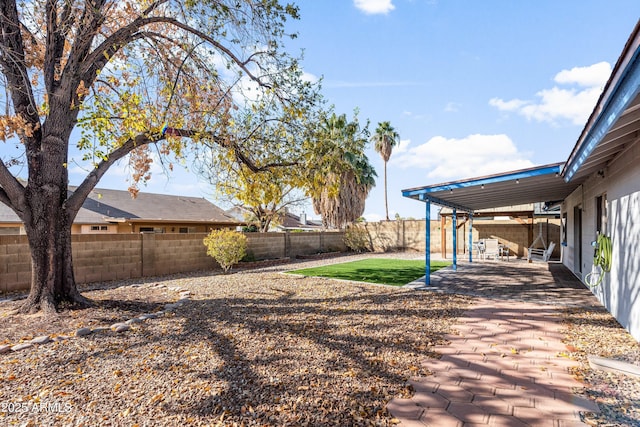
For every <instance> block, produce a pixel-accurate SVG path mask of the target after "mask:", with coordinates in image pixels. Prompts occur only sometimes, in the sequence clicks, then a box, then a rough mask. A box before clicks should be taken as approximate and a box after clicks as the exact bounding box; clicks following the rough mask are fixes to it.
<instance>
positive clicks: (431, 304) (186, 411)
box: [0, 263, 470, 426]
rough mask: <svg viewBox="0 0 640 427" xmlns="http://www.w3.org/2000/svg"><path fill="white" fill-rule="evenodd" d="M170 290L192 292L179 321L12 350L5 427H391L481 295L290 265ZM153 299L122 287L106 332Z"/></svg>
mask: <svg viewBox="0 0 640 427" xmlns="http://www.w3.org/2000/svg"><path fill="white" fill-rule="evenodd" d="M311 264H314V263H304V264H301V265H304V266H307V265H311ZM125 284H130V282H129V283H125ZM162 284H164V285H166V286H168V287H180V288H183V289H188V290H190V291H191V293H192V295H191V300H190V301H189V302H187V303H185V304H184V305H182V306H181V307H180V308H178V309H177V310H176V311H175V313H174V314H173V315H172V316H165V317H162V318H159V319H153V320H150V321H146V322H145V323H143V324H138V325H132V328H131V330H129V331H128V332H125V333H121V334H117V333H115V332H112V331H103V332H100V333H94V334H91V335H88V336H87V337H78V338H73V339H69V340H65V341H59V342H55V343H50V344H46V345H42V346H36V347H33V348H30V349H26V350H22V351H19V352H15V353H13V352H11V353H6V354H3V355H0V403H2V404H3V405H4V406H5V407H3V408H2V411H0V418H4V419H3V420H2V422H0V423H1V424H3V425H34V426H36V425H37V426H40V425H44V426H47V425H52V426H53V425H55V426H59V425H73V426H81V425H82V426H96V425H101V426H120V425H127V426H131V425H139V426H145V425H148V426H151V425H153V426H175V425H180V424H187V425H238V426H240V425H245V426H253V425H255V426H262V425H278V426H285V425H291V426H293V425H295V426H304V425H308V426H323V425H326V426H329V425H330V426H335V425H345V426H348V425H363V426H365V425H391V424H393V423H394V420H393V419H392V418H391V417H390V415H389V414H388V412H387V411H386V409H385V405H386V403H387V402H388V401H389V400H390V399H391V398H393V397H397V396H402V397H408V396H410V395H411V393H412V390H411V388H410V386H408V385H407V379H408V378H409V377H411V376H415V375H427V374H428V371H426V370H424V368H422V367H421V364H420V360H422V359H423V358H424V357H425V356H433V357H435V356H436V354H435V353H433V351H432V346H434V345H437V344H442V343H444V342H445V341H444V339H443V338H442V337H443V335H444V334H445V333H447V332H449V331H450V326H451V324H452V322H453V321H454V320H455V318H456V317H458V316H459V315H460V314H461V313H462V311H463V310H464V309H465V308H466V307H467V306H468V303H469V301H470V300H469V298H468V297H462V296H456V295H433V294H426V293H423V292H416V291H411V290H406V289H400V288H397V287H385V286H379V285H365V284H354V283H345V282H339V281H334V280H328V279H315V278H300V277H297V276H289V275H284V274H280V273H278V272H277V271H276V272H241V273H239V274H231V275H193V276H191V277H189V276H175V277H173V278H170V279H167V280H164V281H163V282H162ZM149 291H151V292H153V293H154V298H156V300H157V298H158V297H159V296H160V294H158V290H157V289H155V288H148V287H136V288H131V287H126V288H120V290H119V291H118V292H121V294H120V295H119V297H123V298H126V299H127V302H124V303H122V304H121V305H111V306H109V307H110V309H111V310H112V316H109V317H108V318H106V320H108V322H107V323H106V325H105V326H108V325H109V322H111V321H112V320H115V317H118V316H119V315H122V316H123V318H122V319H119V320H125V319H126V318H127V316H129V315H130V312H129V308H130V307H131V306H133V305H135V304H141V306H140V308H143V309H144V310H142V311H147V308H148V307H147V306H142V303H140V302H138V301H144V300H145V294H146V293H147V292H149ZM96 292H98V293H99V294H100V295H102V296H103V297H107V301H110V300H112V299H113V298H112V297H110V296H109V292H115V290H111V291H86V292H85V295H87V296H89V297H90V298H93V299H97V295H98V294H96ZM166 297H167V299H166V301H172V300H174V299H175V295H172V294H171V293H169V292H168V293H167V294H166ZM156 302H157V301H156ZM5 304H7V303H5ZM11 304H15V303H11ZM9 305H10V304H9ZM98 306H99V307H101V308H100V309H99V310H96V311H97V312H98V313H102V310H107V308H105V307H106V306H105V305H101V304H99V305H98ZM2 308H3V309H7V308H9V307H8V306H7V307H2ZM92 312H93V311H91V310H84V311H80V312H77V313H72V314H71V315H70V316H71V317H73V320H72V321H70V322H69V328H66V329H65V328H64V327H62V325H61V324H60V322H58V327H61V329H62V330H60V331H58V332H59V333H70V332H72V331H73V330H74V329H75V328H76V327H79V326H89V325H93V324H96V322H95V320H96V319H93V318H92V315H91V313H92ZM17 317H20V316H17ZM99 317H100V318H101V319H103V318H104V313H102V314H100V316H99ZM31 320H33V319H30V318H26V317H25V318H22V323H21V322H20V319H15V320H14V321H13V323H11V325H9V324H8V323H3V325H2V326H0V336H11V334H13V336H14V337H18V336H19V337H24V338H25V339H26V338H31V337H32V336H34V335H37V334H36V333H31V332H29V330H30V329H29V328H30V326H29V324H30V323H29V322H30V321H31ZM68 320H71V319H67V320H65V321H68ZM39 322H41V321H39ZM45 329H46V328H45ZM11 330H13V331H15V332H10V331H11ZM43 331H45V330H44V329H43ZM46 332H50V330H46ZM38 333H40V332H38ZM11 343H12V344H13V343H15V341H14V340H11ZM9 404H11V408H9V407H8V405H9ZM42 404H44V405H48V406H45V408H49V409H51V408H53V409H52V410H43V409H42V406H38V405H42ZM34 408H35V409H34ZM8 409H11V411H10V410H8ZM27 410H28V411H29V412H28V413H26V412H16V411H27ZM25 422H30V423H31V424H25Z"/></svg>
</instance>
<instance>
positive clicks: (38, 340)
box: [0, 283, 191, 354]
mask: <svg viewBox="0 0 640 427" xmlns="http://www.w3.org/2000/svg"><path fill="white" fill-rule="evenodd" d="M121 287H130V288H140V287H148V288H167V289H168V290H170V291H175V292H178V296H179V298H178V300H177V301H176V302H173V303H168V304H165V305H164V309H163V310H160V311H156V312H155V313H145V314H141V315H140V316H137V317H132V318H131V319H128V320H125V321H124V322H118V323H114V324H113V325H111V326H98V327H95V328H79V329H76V331H75V332H74V333H73V335H57V336H55V337H51V336H49V335H41V336H39V337H35V338H33V339H32V340H29V341H26V342H22V343H18V344H14V345H11V344H4V345H0V354H3V353H8V352H10V351H12V352H16V351H21V350H25V349H27V348H31V347H33V346H34V345H36V346H37V345H44V344H49V343H52V342H56V341H64V340H68V339H72V338H77V337H84V336H87V335H91V334H93V333H99V332H105V331H110V330H111V331H114V332H117V333H122V332H126V331H128V330H129V329H131V325H133V324H137V323H143V322H145V321H147V320H151V319H156V318H158V317H161V316H164V315H166V314H169V313H172V312H173V311H175V309H176V308H178V307H180V306H182V305H183V304H184V303H185V302H186V301H188V300H189V299H191V291H189V290H186V289H182V288H180V287H177V286H169V287H168V286H167V285H161V284H159V283H155V284H153V285H138V284H134V285H127V286H121Z"/></svg>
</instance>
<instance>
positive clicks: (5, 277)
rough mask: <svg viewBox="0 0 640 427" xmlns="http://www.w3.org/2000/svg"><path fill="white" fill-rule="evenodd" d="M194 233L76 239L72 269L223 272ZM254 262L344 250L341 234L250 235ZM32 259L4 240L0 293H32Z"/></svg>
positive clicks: (21, 241)
mask: <svg viewBox="0 0 640 427" xmlns="http://www.w3.org/2000/svg"><path fill="white" fill-rule="evenodd" d="M206 235H207V234H206V233H192V234H191V233H190V234H147V233H144V234H85V235H73V236H72V245H73V265H74V271H75V276H76V281H77V282H78V283H90V282H97V281H106V280H120V279H132V278H137V277H148V276H159V275H164V274H172V273H180V272H187V271H197V270H211V269H217V268H219V265H218V264H217V263H216V262H215V261H214V259H213V258H211V257H210V256H208V255H207V252H206V248H205V247H204V244H203V243H202V239H204V237H205V236H206ZM246 236H247V246H248V248H247V250H248V251H249V252H251V253H252V254H253V256H254V257H255V259H256V260H264V259H274V258H283V257H287V256H288V257H295V256H297V255H308V254H314V253H318V252H326V251H335V250H338V251H345V250H346V247H345V245H344V242H343V233H342V232H317V233H315V232H314V233H246ZM30 281H31V255H30V252H29V244H28V242H27V236H25V235H10V236H4V235H0V292H11V291H17V290H26V289H29V286H30Z"/></svg>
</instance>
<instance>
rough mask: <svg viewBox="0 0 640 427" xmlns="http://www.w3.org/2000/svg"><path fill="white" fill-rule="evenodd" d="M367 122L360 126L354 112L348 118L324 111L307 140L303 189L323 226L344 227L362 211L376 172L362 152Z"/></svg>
mask: <svg viewBox="0 0 640 427" xmlns="http://www.w3.org/2000/svg"><path fill="white" fill-rule="evenodd" d="M368 125H369V124H368V123H366V124H365V126H364V127H361V126H360V123H359V121H358V117H357V112H356V114H355V115H354V118H353V120H351V121H349V120H348V119H347V116H346V114H341V115H336V114H335V113H331V114H326V115H324V117H322V118H321V119H320V120H319V121H318V123H317V124H316V128H315V129H314V131H313V133H312V136H311V137H310V138H309V139H308V141H307V144H311V145H312V148H310V150H309V153H310V154H309V156H308V157H307V167H306V179H307V192H308V194H309V195H310V196H311V197H312V200H313V208H314V210H315V212H316V213H317V214H321V215H322V222H323V224H324V226H325V227H335V228H344V226H345V225H347V224H349V223H352V222H354V221H356V220H357V219H358V218H359V217H360V216H361V215H362V214H363V213H364V208H365V200H366V199H367V196H368V195H369V191H371V189H372V188H373V187H374V186H375V177H376V176H377V174H376V171H375V169H374V168H373V166H372V165H371V164H370V163H369V159H368V158H367V156H366V155H365V153H364V150H365V148H366V146H367V143H368V137H369V130H368Z"/></svg>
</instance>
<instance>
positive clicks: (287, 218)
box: [226, 206, 322, 230]
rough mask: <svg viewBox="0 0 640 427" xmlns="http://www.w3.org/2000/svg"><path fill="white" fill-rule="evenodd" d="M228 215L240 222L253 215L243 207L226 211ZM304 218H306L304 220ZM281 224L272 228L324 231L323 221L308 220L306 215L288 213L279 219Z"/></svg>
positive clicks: (235, 207)
mask: <svg viewBox="0 0 640 427" xmlns="http://www.w3.org/2000/svg"><path fill="white" fill-rule="evenodd" d="M226 212H227V214H228V215H230V216H232V217H234V218H236V219H237V220H239V221H247V220H248V219H249V218H250V217H251V216H252V214H251V213H250V212H249V211H248V210H247V209H245V208H243V207H242V206H234V207H233V208H231V209H229V210H227V211H226ZM303 217H304V218H303ZM278 222H279V224H277V225H274V226H272V227H271V228H272V229H279V230H319V229H322V221H315V220H312V219H306V214H302V215H300V216H298V215H295V214H292V213H291V212H286V213H285V214H284V217H282V216H281V217H280V218H278Z"/></svg>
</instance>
